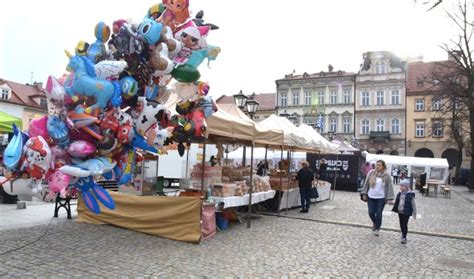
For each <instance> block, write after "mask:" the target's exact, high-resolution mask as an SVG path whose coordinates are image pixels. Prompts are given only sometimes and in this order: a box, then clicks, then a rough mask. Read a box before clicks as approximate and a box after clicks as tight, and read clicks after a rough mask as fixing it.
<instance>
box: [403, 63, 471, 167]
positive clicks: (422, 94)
mask: <svg viewBox="0 0 474 279" xmlns="http://www.w3.org/2000/svg"><path fill="white" fill-rule="evenodd" d="M440 62H441V63H446V62H447V61H437V62H429V63H425V62H414V63H408V67H407V81H406V84H407V85H406V87H407V110H406V113H407V156H415V157H429V158H447V159H448V162H449V165H450V167H454V166H455V165H456V161H457V155H458V152H459V150H458V148H457V145H456V142H455V141H454V139H453V138H452V136H451V133H450V131H451V130H450V127H449V125H450V121H451V119H450V117H449V114H447V115H446V114H445V113H444V112H443V108H444V107H445V106H446V105H447V103H446V102H448V100H445V99H443V98H441V96H442V95H443V92H442V91H441V89H440V88H438V87H435V86H433V82H432V81H433V77H432V75H433V72H434V71H438V70H439V67H441V66H440V65H439V63H440ZM437 69H438V70H437ZM459 109H462V108H461V106H460V107H459ZM464 126H468V123H465V125H464ZM462 152H464V154H463V159H464V160H463V165H465V166H468V165H469V162H470V155H471V154H470V152H468V150H462Z"/></svg>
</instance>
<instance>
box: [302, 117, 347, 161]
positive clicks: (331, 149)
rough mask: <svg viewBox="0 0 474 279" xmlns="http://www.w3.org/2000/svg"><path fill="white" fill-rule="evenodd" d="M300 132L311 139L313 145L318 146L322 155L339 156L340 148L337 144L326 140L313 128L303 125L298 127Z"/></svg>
mask: <svg viewBox="0 0 474 279" xmlns="http://www.w3.org/2000/svg"><path fill="white" fill-rule="evenodd" d="M298 130H299V131H300V132H301V133H302V134H305V135H306V136H307V137H309V139H310V140H311V141H312V142H313V145H314V146H316V147H317V148H318V149H319V150H320V152H321V153H324V154H338V153H339V151H338V146H337V145H336V144H333V143H331V142H330V141H328V140H327V139H325V138H324V137H323V136H321V134H319V133H318V132H316V131H315V130H314V129H313V128H311V127H310V126H308V125H306V124H301V125H300V126H299V127H298Z"/></svg>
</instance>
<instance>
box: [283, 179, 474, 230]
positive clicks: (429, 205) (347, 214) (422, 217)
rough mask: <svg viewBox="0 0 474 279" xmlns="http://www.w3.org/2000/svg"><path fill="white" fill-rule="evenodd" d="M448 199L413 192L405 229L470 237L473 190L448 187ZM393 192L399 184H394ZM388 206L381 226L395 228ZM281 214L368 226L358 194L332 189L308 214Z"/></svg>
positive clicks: (473, 220)
mask: <svg viewBox="0 0 474 279" xmlns="http://www.w3.org/2000/svg"><path fill="white" fill-rule="evenodd" d="M450 188H451V198H444V197H443V196H442V195H440V194H438V197H437V198H436V197H435V196H434V195H430V196H429V197H426V196H422V195H421V194H420V193H418V191H416V205H417V209H418V210H417V211H418V218H417V220H413V218H410V221H409V223H408V228H409V230H416V231H421V232H431V233H439V234H451V235H462V236H471V237H474V193H469V191H468V189H467V188H466V187H464V186H451V187H450ZM394 191H395V192H394V193H395V194H396V193H398V192H399V187H398V186H394ZM391 210H392V206H391V205H386V206H385V208H384V216H383V223H382V228H384V227H389V228H395V229H398V228H399V223H398V222H399V221H398V215H397V214H396V213H394V212H392V211H391ZM280 214H281V215H283V216H286V215H288V216H290V217H295V216H297V217H299V218H305V219H312V220H325V221H338V222H348V223H356V224H362V225H370V226H371V225H372V222H371V220H370V218H369V215H368V213H367V204H366V203H364V202H362V201H361V200H360V196H359V193H354V192H343V191H336V192H335V194H334V199H331V200H329V201H324V202H320V203H317V204H313V205H312V207H311V209H310V212H309V213H308V214H301V213H299V210H294V209H293V210H289V211H288V213H287V212H286V211H285V210H283V211H281V212H280Z"/></svg>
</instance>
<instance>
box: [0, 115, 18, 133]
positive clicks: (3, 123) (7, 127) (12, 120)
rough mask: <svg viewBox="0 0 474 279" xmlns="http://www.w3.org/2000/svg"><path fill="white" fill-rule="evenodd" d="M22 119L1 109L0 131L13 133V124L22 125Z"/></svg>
mask: <svg viewBox="0 0 474 279" xmlns="http://www.w3.org/2000/svg"><path fill="white" fill-rule="evenodd" d="M21 122H22V121H21V119H20V118H17V117H15V116H11V115H10V114H8V113H5V112H1V111H0V133H13V128H12V126H13V124H15V125H16V126H17V127H21Z"/></svg>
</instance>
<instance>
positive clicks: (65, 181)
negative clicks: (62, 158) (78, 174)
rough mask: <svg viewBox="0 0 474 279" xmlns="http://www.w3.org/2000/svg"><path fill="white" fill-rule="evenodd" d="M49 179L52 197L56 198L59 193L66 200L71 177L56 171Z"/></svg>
mask: <svg viewBox="0 0 474 279" xmlns="http://www.w3.org/2000/svg"><path fill="white" fill-rule="evenodd" d="M47 179H48V188H49V194H50V197H51V198H55V197H56V194H57V193H59V194H60V196H61V197H62V198H65V197H66V189H67V186H68V185H69V181H70V180H71V177H70V176H69V175H67V174H64V173H62V172H61V171H60V170H59V169H56V170H55V171H54V172H53V173H51V174H49V176H48V177H47Z"/></svg>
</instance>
